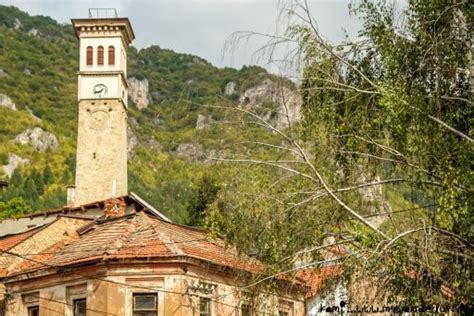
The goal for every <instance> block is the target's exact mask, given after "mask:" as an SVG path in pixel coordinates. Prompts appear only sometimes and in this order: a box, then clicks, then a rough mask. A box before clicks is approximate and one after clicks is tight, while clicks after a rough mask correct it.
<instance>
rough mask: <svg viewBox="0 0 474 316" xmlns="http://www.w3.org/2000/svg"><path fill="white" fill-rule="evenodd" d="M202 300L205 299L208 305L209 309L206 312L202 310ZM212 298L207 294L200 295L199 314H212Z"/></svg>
mask: <svg viewBox="0 0 474 316" xmlns="http://www.w3.org/2000/svg"><path fill="white" fill-rule="evenodd" d="M201 301H203V302H204V301H205V302H206V305H207V311H206V312H205V314H203V313H202V311H201V306H202V305H201ZM211 302H212V300H211V298H210V297H206V296H199V316H212V304H211Z"/></svg>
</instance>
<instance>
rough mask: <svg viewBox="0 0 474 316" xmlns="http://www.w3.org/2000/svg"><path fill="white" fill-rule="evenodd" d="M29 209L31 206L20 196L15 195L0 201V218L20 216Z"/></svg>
mask: <svg viewBox="0 0 474 316" xmlns="http://www.w3.org/2000/svg"><path fill="white" fill-rule="evenodd" d="M30 211H31V207H30V206H29V205H28V204H27V203H26V202H25V201H24V200H23V199H22V198H20V197H15V198H13V199H11V200H9V201H8V202H2V201H0V219H2V218H9V217H20V216H22V215H25V214H27V213H28V212H30Z"/></svg>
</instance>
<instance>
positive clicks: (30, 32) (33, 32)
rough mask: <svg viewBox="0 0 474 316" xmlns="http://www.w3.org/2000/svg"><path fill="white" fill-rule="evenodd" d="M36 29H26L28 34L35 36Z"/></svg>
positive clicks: (36, 33)
mask: <svg viewBox="0 0 474 316" xmlns="http://www.w3.org/2000/svg"><path fill="white" fill-rule="evenodd" d="M38 33H39V32H38V30H37V29H31V30H29V31H28V35H31V36H37V35H38Z"/></svg>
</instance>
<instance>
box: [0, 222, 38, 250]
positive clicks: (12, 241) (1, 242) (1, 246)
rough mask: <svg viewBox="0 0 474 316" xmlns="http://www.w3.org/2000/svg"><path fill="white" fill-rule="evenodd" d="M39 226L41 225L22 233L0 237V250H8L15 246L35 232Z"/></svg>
mask: <svg viewBox="0 0 474 316" xmlns="http://www.w3.org/2000/svg"><path fill="white" fill-rule="evenodd" d="M41 228H42V227H37V228H34V229H31V230H28V231H26V232H23V233H19V234H13V235H7V236H3V237H0V250H8V249H11V248H13V247H15V246H16V245H18V244H19V243H21V242H22V241H24V240H25V239H27V238H28V237H30V236H31V235H33V234H34V233H36V232H37V231H38V230H39V229H41Z"/></svg>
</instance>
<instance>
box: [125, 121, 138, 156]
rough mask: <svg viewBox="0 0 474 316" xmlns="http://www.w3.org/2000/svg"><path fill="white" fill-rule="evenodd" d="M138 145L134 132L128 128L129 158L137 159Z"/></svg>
mask: <svg viewBox="0 0 474 316" xmlns="http://www.w3.org/2000/svg"><path fill="white" fill-rule="evenodd" d="M137 145H138V138H137V136H136V135H135V133H134V132H133V130H132V129H131V128H130V127H128V126H127V158H128V159H131V158H133V157H135V147H137Z"/></svg>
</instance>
